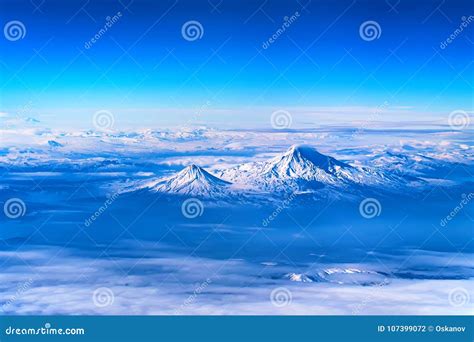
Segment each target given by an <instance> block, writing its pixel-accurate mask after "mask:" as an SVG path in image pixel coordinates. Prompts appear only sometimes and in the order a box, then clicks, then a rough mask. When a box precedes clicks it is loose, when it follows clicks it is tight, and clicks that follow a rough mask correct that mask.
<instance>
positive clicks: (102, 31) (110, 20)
mask: <svg viewBox="0 0 474 342" xmlns="http://www.w3.org/2000/svg"><path fill="white" fill-rule="evenodd" d="M120 18H122V12H117V13H116V14H115V15H113V16H112V17H110V16H108V17H107V18H105V24H104V26H103V27H102V28H101V29H100V30H99V31H97V33H96V34H95V35H94V36H93V37H92V38H91V39H89V40H88V41H87V42H85V43H84V48H85V49H87V50H89V49H90V48H91V47H92V45H94V44H95V43H97V42H98V41H99V39H100V38H102V36H103V35H104V34H105V33H106V32H107V31H108V30H109V29H111V28H112V26H113V25H115V23H116V22H118V21H119V20H120Z"/></svg>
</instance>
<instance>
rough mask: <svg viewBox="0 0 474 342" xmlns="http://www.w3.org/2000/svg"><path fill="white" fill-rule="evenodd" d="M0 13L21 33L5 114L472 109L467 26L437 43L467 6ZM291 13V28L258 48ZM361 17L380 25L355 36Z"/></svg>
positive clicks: (6, 81)
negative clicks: (369, 34)
mask: <svg viewBox="0 0 474 342" xmlns="http://www.w3.org/2000/svg"><path fill="white" fill-rule="evenodd" d="M0 6H1V11H0V18H1V23H2V26H4V25H6V23H8V22H10V21H12V20H19V21H21V22H22V23H23V24H24V26H25V28H26V35H25V37H24V38H23V39H20V40H17V41H10V40H8V39H4V38H5V37H4V36H2V39H0V51H1V55H0V90H1V93H0V111H3V112H8V113H12V112H21V113H25V112H28V116H32V117H39V118H42V117H43V118H48V117H49V119H50V120H52V121H57V122H61V123H67V122H75V121H78V122H80V121H81V120H82V121H83V120H84V119H83V118H87V120H89V119H88V118H89V117H90V116H91V115H92V114H91V113H94V112H96V111H98V110H103V109H107V110H110V111H112V112H114V113H117V115H119V116H121V117H122V119H123V120H122V123H125V122H127V123H130V122H134V120H135V121H136V120H137V119H139V120H144V122H149V123H153V122H155V121H156V122H157V123H159V122H160V120H163V119H164V117H166V120H167V121H169V122H170V123H173V120H174V119H173V118H176V120H175V122H176V123H179V122H181V121H182V120H186V118H188V119H189V117H188V116H187V115H196V112H199V113H201V112H205V113H206V115H207V114H208V113H211V114H209V115H210V117H209V118H208V120H209V121H213V119H216V121H218V120H217V117H218V116H219V115H221V114H222V113H223V112H225V113H235V115H231V114H228V116H226V120H227V119H229V118H232V119H233V120H235V121H238V120H239V118H241V119H242V120H252V116H250V117H249V116H245V115H244V114H242V113H252V115H254V114H255V115H260V113H262V114H261V115H268V113H267V112H269V113H271V112H272V111H274V110H279V109H287V110H291V111H293V112H294V111H298V110H302V111H305V110H306V111H311V110H312V109H315V108H319V109H320V108H330V107H335V108H344V110H343V111H342V112H345V111H350V110H351V108H354V109H355V111H360V110H361V108H362V109H363V108H377V107H380V106H383V105H384V103H387V104H388V105H387V106H390V108H392V109H394V110H393V111H392V112H393V114H394V115H397V112H396V110H400V111H403V112H404V113H405V114H406V117H405V119H406V118H409V119H417V118H418V117H417V118H414V117H413V116H417V115H421V114H427V113H429V114H432V113H434V115H439V117H446V116H447V115H448V114H449V113H450V112H452V111H453V110H460V109H461V110H465V111H468V112H470V111H472V107H473V101H472V84H473V81H472V79H473V77H472V76H473V71H474V69H473V66H472V60H473V58H472V57H473V45H472V44H473V42H474V38H473V32H474V31H473V29H472V27H471V25H473V23H469V24H468V25H467V27H466V28H464V29H463V31H462V32H461V33H460V34H458V35H456V37H455V39H454V40H453V41H452V42H451V43H449V44H447V46H445V48H441V47H440V44H441V43H442V42H444V41H445V40H446V39H447V38H448V37H449V36H450V35H451V34H453V32H454V31H455V30H456V29H458V28H459V27H460V25H461V24H462V22H463V16H464V19H466V18H468V17H469V15H470V14H471V12H470V11H471V10H472V6H470V5H469V2H468V1H450V2H449V3H447V2H446V3H443V2H442V1H426V0H425V1H417V2H416V3H414V2H413V1H406V0H402V1H396V2H395V1H392V2H389V1H345V0H344V1H337V2H336V1H323V2H321V1H307V0H299V1H263V2H255V1H247V0H246V1H221V2H219V1H214V2H212V1H188V0H186V1H183V0H179V1H174V0H172V1H159V2H153V1H143V0H135V1H129V2H127V0H123V1H96V2H90V3H89V2H87V1H68V2H67V5H66V3H64V2H60V1H51V0H46V1H44V2H41V3H40V2H38V3H36V4H35V2H30V1H2V5H0ZM118 12H120V13H121V16H120V18H119V19H118V20H117V21H116V22H115V23H114V24H113V25H112V26H111V27H110V28H108V30H107V32H105V33H104V34H103V35H101V37H100V39H98V40H97V41H96V42H95V43H93V44H91V46H90V48H86V47H85V44H86V42H90V39H91V38H92V37H94V35H96V34H97V33H98V32H99V31H100V30H101V29H102V28H103V27H104V25H105V24H106V17H107V16H110V17H112V16H114V15H116V14H117V13H118ZM296 13H297V15H296ZM291 16H295V17H294V18H293V19H294V20H293V22H292V23H291V24H290V25H289V26H288V27H287V28H286V29H285V31H284V32H283V33H282V34H278V37H277V39H276V40H275V42H274V43H272V44H269V46H268V47H267V48H266V49H265V48H263V46H262V45H263V43H264V42H266V41H268V39H269V38H270V37H271V36H272V35H274V34H275V33H276V32H277V30H278V29H280V28H281V27H282V25H283V22H284V18H285V17H288V18H290V17H291ZM295 18H296V19H295ZM190 20H195V21H198V22H199V23H200V24H201V25H202V28H203V34H202V37H201V38H200V39H197V40H194V41H188V40H186V39H184V38H183V35H182V32H181V29H182V26H183V24H184V23H186V22H188V21H190ZM366 21H376V22H377V23H378V25H379V26H380V36H379V38H378V39H374V40H371V41H367V40H364V39H362V38H361V36H360V34H359V28H360V26H361V24H362V23H364V22H366ZM25 108H26V110H25ZM295 108H297V110H296V109H295ZM191 112H193V113H194V114H189V113H191ZM264 112H265V113H267V114H264ZM331 112H334V111H331ZM167 113H168V114H167ZM212 113H214V114H212ZM410 113H412V114H413V115H412V116H411V114H410ZM420 113H421V114H420ZM240 115H242V116H240ZM347 120H352V118H351V117H350V116H348V119H347Z"/></svg>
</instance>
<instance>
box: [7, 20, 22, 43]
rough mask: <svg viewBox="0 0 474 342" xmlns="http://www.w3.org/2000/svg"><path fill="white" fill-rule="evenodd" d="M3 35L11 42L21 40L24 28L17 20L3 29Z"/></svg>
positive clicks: (10, 22)
mask: <svg viewBox="0 0 474 342" xmlns="http://www.w3.org/2000/svg"><path fill="white" fill-rule="evenodd" d="M3 35H4V36H5V38H6V39H7V40H9V41H11V42H15V41H17V40H20V39H23V38H25V36H26V27H25V24H23V23H22V22H21V21H19V20H12V21H9V22H8V23H6V24H5V26H4V27H3Z"/></svg>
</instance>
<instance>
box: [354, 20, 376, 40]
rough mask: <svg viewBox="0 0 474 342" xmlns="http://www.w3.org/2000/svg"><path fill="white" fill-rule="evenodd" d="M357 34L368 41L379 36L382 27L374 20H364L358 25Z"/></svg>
mask: <svg viewBox="0 0 474 342" xmlns="http://www.w3.org/2000/svg"><path fill="white" fill-rule="evenodd" d="M359 35H360V37H361V38H362V39H363V40H365V41H367V42H370V41H373V40H376V39H379V38H380V36H381V35H382V28H381V27H380V25H379V23H378V22H376V21H373V20H368V21H364V22H363V23H362V24H361V25H360V27H359Z"/></svg>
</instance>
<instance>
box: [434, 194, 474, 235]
mask: <svg viewBox="0 0 474 342" xmlns="http://www.w3.org/2000/svg"><path fill="white" fill-rule="evenodd" d="M461 197H462V199H461V201H460V202H459V204H458V205H457V206H455V207H454V208H453V210H451V212H450V213H449V214H448V215H446V217H444V218H442V219H441V221H440V222H439V224H440V226H441V227H446V225H447V224H448V222H449V221H451V220H452V219H453V218H454V217H456V215H457V214H458V213H459V212H460V211H461V210H463V209H464V207H465V206H467V205H468V204H469V202H471V201H472V199H473V198H474V192H470V193H468V194H462V195H461Z"/></svg>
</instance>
